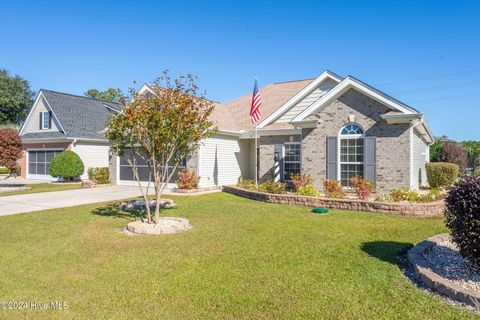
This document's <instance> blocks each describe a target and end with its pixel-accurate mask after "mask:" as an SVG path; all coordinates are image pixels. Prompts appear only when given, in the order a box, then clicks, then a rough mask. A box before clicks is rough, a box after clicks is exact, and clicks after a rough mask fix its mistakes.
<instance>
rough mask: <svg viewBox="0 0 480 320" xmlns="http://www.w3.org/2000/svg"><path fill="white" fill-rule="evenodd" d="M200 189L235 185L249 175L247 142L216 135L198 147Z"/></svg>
mask: <svg viewBox="0 0 480 320" xmlns="http://www.w3.org/2000/svg"><path fill="white" fill-rule="evenodd" d="M199 154H200V155H199V156H200V161H199V172H198V174H199V176H200V187H212V186H222V185H233V184H236V183H237V182H238V180H239V178H240V177H241V176H246V175H248V174H249V172H248V167H249V141H248V140H239V139H238V138H236V137H229V136H222V135H217V136H215V137H212V138H209V139H207V140H205V141H203V142H202V144H201V145H200V152H199Z"/></svg>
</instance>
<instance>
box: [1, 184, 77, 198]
mask: <svg viewBox="0 0 480 320" xmlns="http://www.w3.org/2000/svg"><path fill="white" fill-rule="evenodd" d="M0 184H1V182H0ZM19 186H21V187H31V188H32V189H30V190H24V191H15V192H3V193H0V197H4V196H13V195H16V194H28V193H38V192H49V191H62V190H74V189H81V188H82V184H81V183H80V182H79V183H66V184H62V183H37V184H25V185H19Z"/></svg>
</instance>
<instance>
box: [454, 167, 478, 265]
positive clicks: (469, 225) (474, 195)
mask: <svg viewBox="0 0 480 320" xmlns="http://www.w3.org/2000/svg"><path fill="white" fill-rule="evenodd" d="M445 202H446V208H445V222H446V225H447V227H448V228H449V229H450V234H451V236H452V240H453V242H454V243H455V244H456V245H457V246H458V248H459V251H460V254H461V255H462V256H463V257H465V258H468V259H469V260H471V261H472V262H474V263H475V264H476V265H477V266H479V267H480V176H474V177H465V178H463V179H462V180H461V181H459V182H458V183H457V184H455V185H454V186H453V187H452V189H450V192H449V193H448V195H447V197H446V198H445Z"/></svg>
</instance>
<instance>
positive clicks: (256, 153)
mask: <svg viewBox="0 0 480 320" xmlns="http://www.w3.org/2000/svg"><path fill="white" fill-rule="evenodd" d="M253 77H254V78H255V84H256V81H257V74H256V73H255V75H254V76H253ZM257 125H258V121H255V184H256V185H258V150H257V148H258V146H257Z"/></svg>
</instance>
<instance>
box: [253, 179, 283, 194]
mask: <svg viewBox="0 0 480 320" xmlns="http://www.w3.org/2000/svg"><path fill="white" fill-rule="evenodd" d="M286 189H287V185H286V184H285V183H281V182H275V181H272V180H269V181H265V182H264V183H262V184H261V185H259V186H258V191H260V192H266V193H275V194H284V193H285V192H286Z"/></svg>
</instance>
